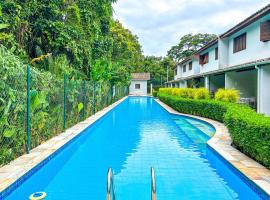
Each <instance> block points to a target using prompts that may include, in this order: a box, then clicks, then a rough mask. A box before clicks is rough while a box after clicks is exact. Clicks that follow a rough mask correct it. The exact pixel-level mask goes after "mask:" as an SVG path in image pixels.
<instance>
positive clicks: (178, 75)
mask: <svg viewBox="0 0 270 200" xmlns="http://www.w3.org/2000/svg"><path fill="white" fill-rule="evenodd" d="M181 77H182V71H181V66H180V65H177V75H176V74H174V80H177V79H179V78H181Z"/></svg>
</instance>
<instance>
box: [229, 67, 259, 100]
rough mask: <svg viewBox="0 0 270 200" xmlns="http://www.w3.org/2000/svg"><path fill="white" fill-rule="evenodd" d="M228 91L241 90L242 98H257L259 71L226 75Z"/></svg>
mask: <svg viewBox="0 0 270 200" xmlns="http://www.w3.org/2000/svg"><path fill="white" fill-rule="evenodd" d="M225 77H226V80H225V83H226V89H229V88H234V89H237V90H239V92H240V96H241V97H242V98H257V70H255V69H254V70H251V71H242V72H235V71H233V72H227V73H226V76H225Z"/></svg>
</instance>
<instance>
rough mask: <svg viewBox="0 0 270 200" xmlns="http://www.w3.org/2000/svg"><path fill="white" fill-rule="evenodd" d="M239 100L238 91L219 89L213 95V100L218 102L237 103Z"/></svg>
mask: <svg viewBox="0 0 270 200" xmlns="http://www.w3.org/2000/svg"><path fill="white" fill-rule="evenodd" d="M239 98H240V95H239V91H238V90H235V89H219V90H218V91H217V92H216V94H215V99H216V100H218V101H225V102H232V103H237V102H238V101H239Z"/></svg>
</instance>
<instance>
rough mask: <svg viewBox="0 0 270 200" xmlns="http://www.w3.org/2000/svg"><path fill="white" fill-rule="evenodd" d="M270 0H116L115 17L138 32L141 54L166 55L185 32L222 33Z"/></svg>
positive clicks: (134, 32) (133, 31) (134, 31)
mask: <svg viewBox="0 0 270 200" xmlns="http://www.w3.org/2000/svg"><path fill="white" fill-rule="evenodd" d="M267 4H269V0H137V1H136V0H118V1H117V3H115V4H114V5H113V7H114V18H115V19H118V20H119V21H120V22H121V23H122V24H123V25H124V26H125V27H126V28H128V29H129V30H131V31H132V33H133V34H136V35H137V36H139V41H140V44H141V45H142V49H143V52H144V55H154V56H166V54H167V51H168V50H169V49H170V47H172V46H173V45H177V44H178V42H179V40H180V38H181V37H182V36H183V35H185V34H188V33H214V34H221V33H223V32H225V31H226V30H228V29H229V28H231V27H233V26H234V25H236V24H237V23H239V22H241V21H242V20H244V19H245V18H247V17H249V16H250V15H252V14H253V13H255V12H256V11H257V10H259V9H261V8H263V7H264V6H266V5H267Z"/></svg>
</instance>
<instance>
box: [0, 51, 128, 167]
mask: <svg viewBox="0 0 270 200" xmlns="http://www.w3.org/2000/svg"><path fill="white" fill-rule="evenodd" d="M0 53H1V52H0ZM5 60H6V59H5ZM13 63H16V62H13ZM13 65H14V64H13ZM13 65H10V64H9V65H8V67H5V63H4V61H3V60H1V58H0V75H1V76H2V78H3V80H4V81H0V88H1V93H0V132H1V134H0V166H1V165H3V164H6V163H8V162H10V161H11V160H13V159H15V158H16V157H18V156H20V155H22V154H24V153H26V152H27V151H26V150H27V147H28V148H29V150H30V149H32V148H34V147H36V146H38V145H39V144H41V143H43V142H45V141H46V140H48V139H49V138H51V137H53V136H55V135H57V134H59V133H61V132H63V131H64V129H65V128H69V127H71V126H73V125H75V124H77V123H78V122H80V121H82V120H84V119H86V118H87V117H89V116H91V115H93V114H94V113H95V112H98V111H99V110H102V109H103V108H105V107H107V106H108V105H110V104H112V103H114V102H115V101H117V100H119V99H120V98H122V97H124V96H126V95H127V94H128V89H127V87H124V86H115V87H113V86H112V85H110V84H109V83H107V82H96V83H95V82H93V81H86V80H76V79H74V78H73V77H68V76H66V82H65V78H64V77H62V78H59V77H55V76H53V75H52V74H51V73H49V72H42V71H40V70H36V69H34V68H31V71H30V90H29V103H30V104H29V111H30V112H29V116H28V115H27V107H28V106H27V68H26V67H25V66H24V65H22V66H20V67H18V66H16V65H14V66H13ZM113 88H115V92H114V89H113ZM114 93H115V95H113V94H114ZM27 122H28V123H27ZM27 125H29V127H30V128H29V131H27ZM28 136H29V137H28ZM28 142H29V143H28ZM28 144H29V145H28Z"/></svg>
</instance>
